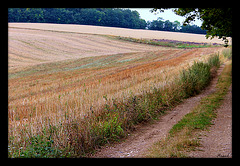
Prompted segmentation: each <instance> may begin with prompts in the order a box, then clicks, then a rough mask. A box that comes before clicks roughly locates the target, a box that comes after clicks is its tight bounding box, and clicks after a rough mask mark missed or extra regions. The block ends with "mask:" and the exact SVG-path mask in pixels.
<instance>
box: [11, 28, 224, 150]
mask: <svg viewBox="0 0 240 166" xmlns="http://www.w3.org/2000/svg"><path fill="white" fill-rule="evenodd" d="M10 25H11V24H10ZM29 25H32V24H29ZM44 25H46V24H44ZM11 26H12V25H11ZM11 26H10V28H9V75H8V77H9V80H8V93H9V96H8V118H9V121H8V122H9V139H10V140H11V141H10V144H9V145H10V146H11V147H12V146H16V147H18V148H19V147H23V148H25V147H26V146H27V145H28V144H29V139H30V138H31V137H33V136H36V135H43V134H44V133H43V132H44V131H45V130H46V129H49V128H50V129H51V126H61V125H62V124H64V123H68V122H73V121H77V120H78V119H84V118H87V115H88V114H87V113H88V112H91V111H93V110H94V111H101V110H100V108H103V106H104V105H105V104H106V103H107V104H108V105H109V106H112V105H113V101H114V99H117V100H120V101H123V102H124V101H126V100H127V99H128V98H129V97H130V96H131V95H133V94H134V95H140V94H143V93H144V92H150V91H151V90H153V89H154V88H158V89H159V88H162V87H164V86H165V85H167V84H170V83H171V81H172V80H173V79H174V78H175V77H176V76H177V75H178V74H179V71H181V69H183V68H188V67H190V66H191V65H192V64H193V62H194V61H205V60H206V58H207V57H209V55H210V54H213V53H216V52H217V51H220V50H222V49H223V48H220V47H213V48H195V49H173V48H166V47H159V46H150V45H145V44H138V43H131V42H124V41H118V40H111V39H109V38H106V37H104V36H98V35H93V34H80V33H71V31H70V32H68V33H65V32H64V33H63V32H57V31H46V30H44V31H43V30H36V29H35V30H34V29H22V27H21V29H18V28H11ZM54 26H55V25H54ZM49 27H50V28H51V26H49ZM39 28H41V27H39ZM93 108H94V109H93ZM67 133H68V132H65V131H63V128H60V129H59V130H58V135H55V137H53V138H52V139H54V141H55V145H57V146H60V145H61V146H63V147H67V146H68V144H70V142H69V139H70V138H71V136H70V135H69V134H67ZM45 134H46V133H45ZM60 138H61V139H60ZM19 153H20V152H19Z"/></svg>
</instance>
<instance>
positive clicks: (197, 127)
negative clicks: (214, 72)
mask: <svg viewBox="0 0 240 166" xmlns="http://www.w3.org/2000/svg"><path fill="white" fill-rule="evenodd" d="M231 72H232V65H231V64H230V63H229V62H228V64H227V65H226V66H225V68H224V70H223V72H222V73H221V75H220V77H219V79H218V83H217V86H216V89H217V90H216V92H214V93H212V94H210V95H208V96H206V97H204V98H203V99H202V100H201V102H200V104H199V105H198V106H197V107H195V108H194V109H193V110H192V111H191V112H190V113H189V114H187V115H185V116H184V117H183V118H182V120H181V121H179V122H178V123H177V124H176V125H174V126H173V127H172V129H171V130H170V131H169V135H168V136H167V137H166V138H165V139H163V140H161V141H159V142H157V143H155V145H154V147H152V148H151V149H150V150H149V154H147V157H158V158H166V157H167V158H169V157H172V158H180V157H188V156H187V154H186V153H185V152H187V151H191V150H195V149H196V147H198V146H199V145H200V141H199V139H198V133H199V132H200V131H201V130H206V129H207V128H208V127H209V126H210V125H211V124H212V120H213V119H214V118H215V117H216V114H217V112H216V109H217V108H219V107H220V105H221V104H222V100H223V99H224V96H225V95H226V94H227V92H228V89H229V86H230V85H231V83H232V77H231Z"/></svg>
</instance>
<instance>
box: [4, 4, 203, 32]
mask: <svg viewBox="0 0 240 166" xmlns="http://www.w3.org/2000/svg"><path fill="white" fill-rule="evenodd" d="M8 22H32V23H59V24H82V25H97V26H110V27H122V28H131V29H151V30H160V31H173V32H187V33H199V34H206V31H205V30H202V29H201V28H200V27H198V26H196V25H186V26H183V25H180V23H179V22H178V21H174V22H170V21H169V20H166V21H164V20H163V19H162V18H158V19H157V20H153V21H148V22H146V21H145V20H144V19H142V18H140V14H139V13H138V12H137V11H132V10H130V9H118V8H9V9H8Z"/></svg>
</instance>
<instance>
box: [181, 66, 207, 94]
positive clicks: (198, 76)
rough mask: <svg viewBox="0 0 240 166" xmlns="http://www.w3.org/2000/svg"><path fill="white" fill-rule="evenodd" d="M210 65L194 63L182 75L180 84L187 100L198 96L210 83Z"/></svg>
mask: <svg viewBox="0 0 240 166" xmlns="http://www.w3.org/2000/svg"><path fill="white" fill-rule="evenodd" d="M210 76H211V73H210V65H209V64H205V63H202V62H199V63H196V62H194V64H193V66H192V67H191V68H189V69H188V70H183V71H182V72H181V73H180V80H179V84H180V85H181V87H182V90H183V92H184V93H185V98H187V97H190V96H193V95H196V94H198V93H199V92H200V91H201V90H202V89H203V88H204V87H205V86H206V85H207V84H208V83H209V82H210V78H211V77H210Z"/></svg>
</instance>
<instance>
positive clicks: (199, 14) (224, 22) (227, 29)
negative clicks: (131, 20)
mask: <svg viewBox="0 0 240 166" xmlns="http://www.w3.org/2000/svg"><path fill="white" fill-rule="evenodd" d="M166 9H170V8H154V9H153V10H152V12H156V11H157V10H159V11H160V12H164V10H166ZM173 11H174V13H175V14H177V15H179V16H184V17H186V19H185V21H184V25H186V24H189V23H190V22H191V21H194V20H195V19H200V20H202V21H203V23H202V26H201V28H202V29H205V30H207V35H206V38H209V37H210V36H211V39H212V38H214V37H216V36H217V37H218V38H219V39H223V41H224V42H225V46H228V39H227V37H232V14H233V13H232V8H174V9H173Z"/></svg>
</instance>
